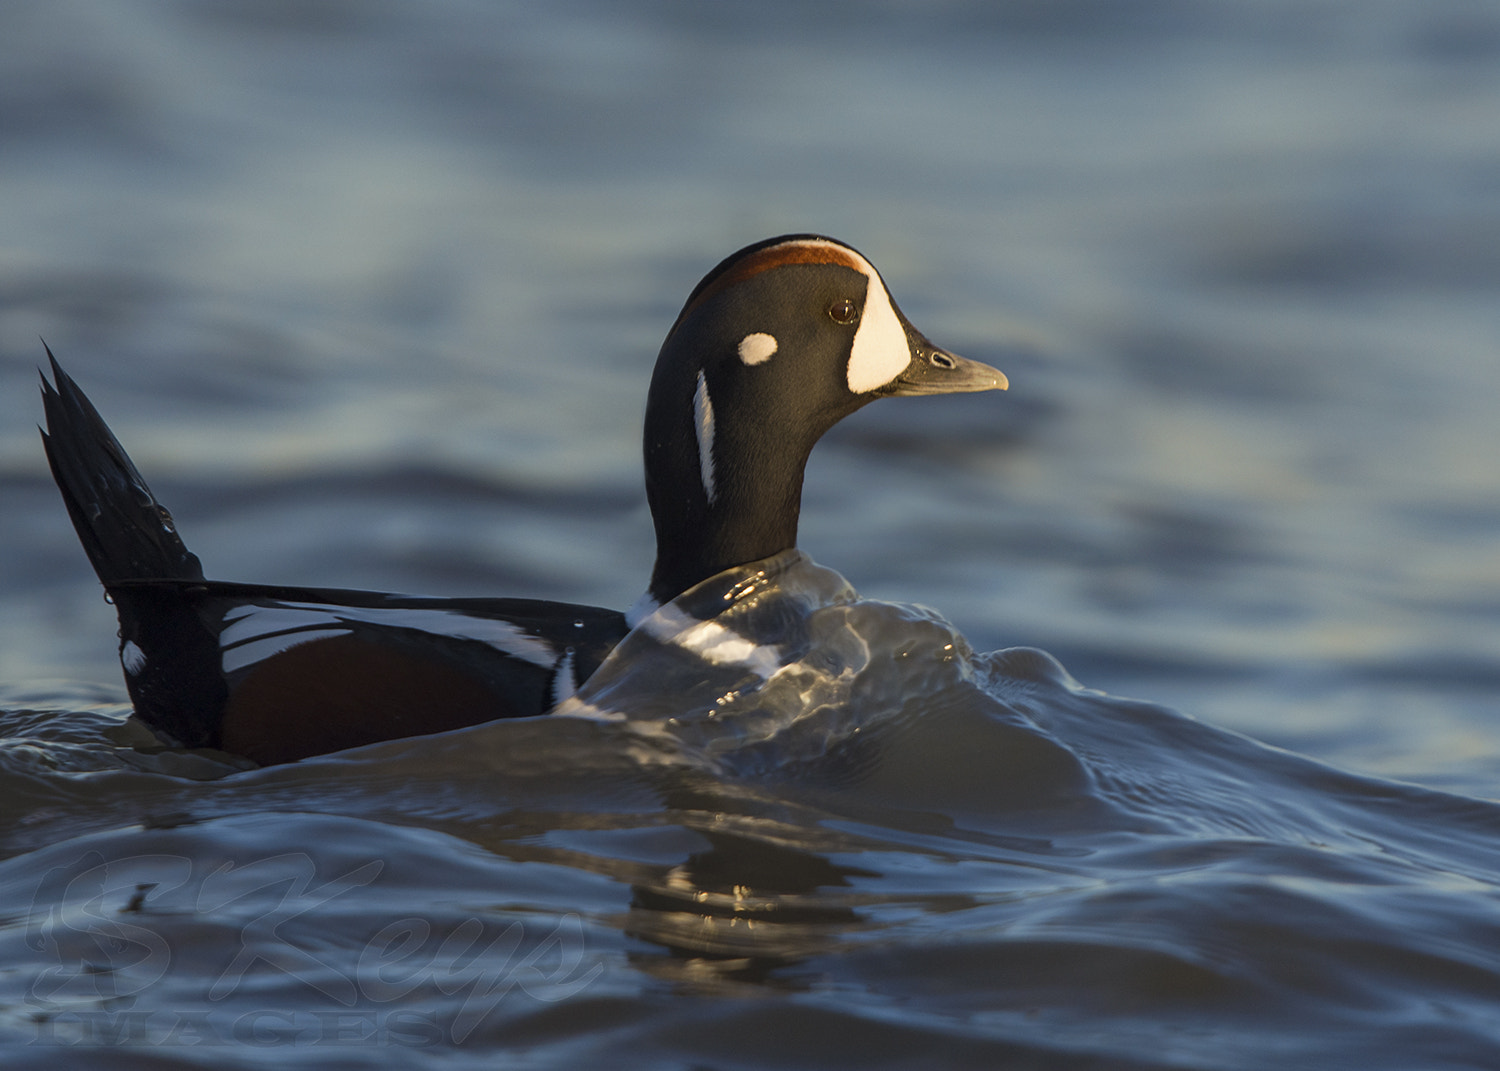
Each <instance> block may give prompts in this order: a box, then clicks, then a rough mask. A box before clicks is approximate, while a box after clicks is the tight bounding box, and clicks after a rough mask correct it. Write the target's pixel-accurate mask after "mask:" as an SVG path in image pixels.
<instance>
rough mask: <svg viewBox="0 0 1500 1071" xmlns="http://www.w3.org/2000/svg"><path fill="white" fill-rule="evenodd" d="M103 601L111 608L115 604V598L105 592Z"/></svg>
mask: <svg viewBox="0 0 1500 1071" xmlns="http://www.w3.org/2000/svg"><path fill="white" fill-rule="evenodd" d="M104 601H105V602H107V603H109V604H110V605H111V606H113V605H114V604H115V597H114V596H113V595H111V594H110V593H109V592H107V591H106V592H105V593H104Z"/></svg>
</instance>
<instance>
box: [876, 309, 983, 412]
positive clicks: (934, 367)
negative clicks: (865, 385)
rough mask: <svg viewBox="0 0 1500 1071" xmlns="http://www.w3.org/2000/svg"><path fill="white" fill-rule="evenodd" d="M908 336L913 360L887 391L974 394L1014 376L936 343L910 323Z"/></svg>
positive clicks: (892, 392)
mask: <svg viewBox="0 0 1500 1071" xmlns="http://www.w3.org/2000/svg"><path fill="white" fill-rule="evenodd" d="M907 340H908V342H909V343H910V345H911V361H910V362H909V363H908V364H907V366H906V371H904V372H902V373H901V374H900V375H898V376H897V377H896V378H895V379H893V380H891V381H890V383H889V384H887V385H886V387H885V390H884V393H886V394H892V395H905V394H972V393H974V392H975V391H981V390H1005V389H1006V388H1008V387H1009V386H1010V380H1008V379H1006V378H1005V373H1004V372H1002V371H1000V369H998V368H991V367H990V366H989V365H987V364H984V363H982V362H980V361H971V360H969V358H967V357H960V356H959V355H958V354H956V353H949V352H948V351H947V350H945V349H941V348H939V347H937V346H934V345H933V344H932V343H931V342H928V341H927V339H925V338H923V337H922V335H921V334H919V333H918V332H917V331H916V330H914V329H913V328H912V327H911V326H910V325H907Z"/></svg>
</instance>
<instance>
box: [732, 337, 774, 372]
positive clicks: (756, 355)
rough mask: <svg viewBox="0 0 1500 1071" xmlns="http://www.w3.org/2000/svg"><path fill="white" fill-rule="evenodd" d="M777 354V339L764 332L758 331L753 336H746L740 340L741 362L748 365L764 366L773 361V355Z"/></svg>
mask: <svg viewBox="0 0 1500 1071" xmlns="http://www.w3.org/2000/svg"><path fill="white" fill-rule="evenodd" d="M775 352H776V338H775V336H773V335H768V334H766V333H765V332H763V331H757V332H755V333H754V334H753V335H746V336H745V337H744V338H742V339H740V360H742V361H744V362H745V363H746V364H749V365H755V364H763V363H764V362H766V361H769V360H770V359H771V354H773V353H775Z"/></svg>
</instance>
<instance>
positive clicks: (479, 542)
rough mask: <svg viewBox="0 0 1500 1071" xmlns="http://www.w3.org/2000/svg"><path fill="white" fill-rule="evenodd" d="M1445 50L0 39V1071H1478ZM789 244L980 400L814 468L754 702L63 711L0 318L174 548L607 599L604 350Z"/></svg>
mask: <svg viewBox="0 0 1500 1071" xmlns="http://www.w3.org/2000/svg"><path fill="white" fill-rule="evenodd" d="M1497 60H1500V14H1497V13H1496V12H1493V11H1491V10H1490V9H1489V8H1487V7H1484V6H1482V5H1471V4H1460V3H1451V4H1450V3H1416V2H1415V0H1389V2H1361V3H1358V4H1356V3H1353V2H1352V0H1345V2H1334V0H1328V2H1311V3H1309V2H1299V3H1295V4H1294V3H1285V4H1280V3H1267V4H1255V5H1234V6H1224V5H1192V4H1177V3H1146V4H1134V5H1103V4H1087V3H1049V4H1006V5H996V4H979V3H973V4H969V3H963V2H954V3H944V4H939V5H930V6H918V5H901V4H880V5H860V6H852V5H840V4H832V3H827V4H806V3H801V4H779V3H767V4H760V5H754V6H750V5H745V6H739V5H686V4H674V3H658V4H639V5H619V4H602V3H584V2H579V3H557V4H549V5H545V6H542V5H520V4H516V5H500V4H483V5H479V4H474V5H468V4H458V3H454V4H446V5H381V4H363V3H361V4H340V3H324V4H317V5H298V4H275V3H245V4H239V3H216V4H203V5H198V4H191V3H166V2H156V3H146V2H136V3H132V2H114V3H109V4H103V3H88V2H78V3H52V4H47V5H40V4H25V3H20V4H10V5H4V6H3V7H0V189H3V190H4V191H5V195H4V198H3V200H0V547H3V553H0V711H3V712H4V713H3V714H0V736H3V737H4V738H5V743H4V745H3V751H0V841H3V846H4V856H5V858H4V861H3V862H0V883H3V884H4V887H5V891H4V893H3V895H0V945H3V947H4V953H3V955H0V964H3V967H0V1044H3V1045H4V1046H5V1049H4V1058H5V1062H6V1064H7V1066H11V1065H14V1066H38V1067H41V1066H47V1067H51V1066H62V1065H67V1066H81V1065H85V1064H88V1063H97V1064H100V1065H105V1066H135V1065H137V1064H140V1065H144V1064H146V1063H147V1062H148V1061H150V1062H151V1065H152V1066H212V1067H237V1066H245V1067H250V1066H262V1065H266V1064H269V1063H282V1064H285V1063H286V1062H287V1061H289V1060H290V1061H292V1062H294V1063H296V1064H297V1065H299V1066H302V1065H317V1066H325V1065H326V1066H381V1067H387V1066H412V1067H431V1066H439V1065H442V1066H467V1065H470V1064H472V1065H474V1066H485V1067H490V1066H495V1065H496V1064H497V1063H504V1064H506V1065H507V1066H509V1065H515V1066H523V1067H525V1066H531V1067H577V1066H619V1067H641V1068H647V1067H649V1068H656V1067H664V1068H667V1067H672V1068H675V1067H692V1066H705V1067H735V1068H770V1067H806V1066H828V1067H837V1066H851V1067H853V1066H858V1067H907V1066H954V1067H966V1066H975V1067H986V1068H989V1067H996V1066H1016V1067H1068V1068H1073V1067H1092V1066H1101V1067H1137V1066H1139V1067H1211V1068H1221V1067H1222V1068H1256V1069H1259V1068H1264V1067H1266V1066H1273V1065H1274V1066H1284V1067H1297V1068H1303V1067H1306V1068H1320V1069H1321V1068H1333V1067H1351V1068H1383V1067H1389V1068H1413V1067H1422V1068H1447V1067H1454V1068H1459V1067H1463V1068H1482V1067H1492V1066H1495V1065H1496V1064H1497V1063H1500V1043H1497V1042H1500V1038H1497V1034H1500V1028H1497V1026H1496V1023H1497V1022H1500V1018H1497V1016H1496V1015H1495V1014H1494V1004H1495V994H1496V993H1497V992H1500V984H1497V983H1500V977H1497V970H1500V952H1497V949H1500V940H1497V934H1496V932H1495V931H1496V903H1497V901H1496V886H1497V883H1500V859H1497V851H1500V833H1497V832H1496V831H1497V829H1500V823H1497V821H1496V819H1497V815H1496V812H1495V805H1494V804H1493V803H1491V802H1489V800H1490V799H1492V798H1495V797H1497V796H1500V746H1497V740H1500V715H1497V711H1496V701H1495V698H1494V697H1495V695H1496V690H1497V689H1496V686H1497V684H1500V660H1497V655H1496V650H1497V642H1496V640H1497V636H1500V470H1497V467H1496V465H1495V463H1494V459H1495V458H1496V457H1497V456H1500V425H1497V423H1496V422H1495V421H1494V419H1493V414H1492V408H1493V405H1492V399H1493V398H1494V396H1495V392H1496V387H1497V383H1496V380H1497V378H1500V361H1497V355H1500V302H1497V301H1496V300H1495V299H1494V295H1495V293H1496V284H1497V282H1500V256H1497V254H1496V250H1497V249H1500V63H1497V62H1496V61H1497ZM792 230H817V231H823V232H826V233H830V234H833V235H836V236H837V237H839V238H842V239H844V240H847V241H849V242H852V243H853V244H854V245H856V246H858V247H859V248H860V249H861V250H862V251H863V252H864V253H866V254H867V255H868V256H869V257H870V258H871V259H872V260H873V261H874V262H875V263H876V264H877V265H878V266H879V267H880V268H881V270H882V271H883V273H884V275H885V278H886V281H887V283H888V284H889V286H890V288H891V291H892V294H893V295H894V296H895V297H896V299H897V300H898V301H899V302H900V304H901V306H902V307H903V309H904V310H905V311H906V312H907V314H908V315H909V316H910V317H911V319H912V320H913V322H914V323H916V324H917V325H918V326H919V327H920V328H921V329H922V330H924V331H925V332H926V333H927V334H928V335H929V336H930V337H932V338H933V339H934V341H936V342H938V343H939V344H942V345H946V346H950V347H952V348H953V349H954V350H956V351H958V352H960V353H964V354H966V355H969V356H973V357H975V358H978V359H981V360H985V361H988V362H990V363H994V364H996V365H998V366H999V367H1001V368H1003V369H1004V370H1005V371H1006V372H1007V373H1008V374H1009V376H1010V379H1011V384H1012V386H1011V390H1010V391H1009V392H1008V394H1006V395H1004V396H998V395H981V396H970V397H954V398H938V399H927V400H896V401H890V402H881V403H878V404H876V405H873V406H871V407H870V408H869V409H867V410H865V411H863V412H862V413H860V414H857V415H856V417H855V418H853V419H851V420H850V421H848V422H846V423H845V424H844V425H842V426H840V427H839V428H837V429H835V430H834V432H833V433H832V434H830V436H829V437H828V439H827V440H826V441H825V442H824V443H823V444H822V445H821V446H820V447H819V449H818V451H817V452H816V453H815V455H814V460H813V464H812V467H811V468H810V470H809V478H808V485H807V492H806V501H805V509H804V522H803V539H802V545H803V547H804V549H805V550H806V551H807V552H808V553H809V554H810V555H811V557H812V558H813V559H816V560H817V561H818V562H820V563H822V564H824V565H827V566H831V567H833V568H834V569H836V570H837V573H838V574H841V576H842V577H845V578H847V580H848V584H849V585H850V587H848V588H845V587H844V586H842V582H841V581H836V580H833V579H829V578H828V577H827V575H826V574H824V573H821V572H816V571H812V567H811V566H810V565H809V566H806V567H805V568H804V567H802V566H799V567H798V569H797V570H794V575H791V576H789V577H786V578H784V582H782V583H781V584H779V585H778V586H777V587H776V589H775V592H774V593H773V595H774V597H776V598H786V599H790V600H792V602H793V603H794V604H795V606H796V607H798V609H797V611H796V614H795V615H793V617H798V615H805V618H806V620H808V621H817V622H824V623H827V627H826V628H822V629H821V631H820V630H817V629H814V630H812V631H810V632H809V633H808V634H809V635H815V636H816V637H817V642H816V643H813V644H812V645H811V646H809V648H808V649H807V652H805V653H806V654H807V657H808V658H809V659H810V661H809V662H808V663H807V665H806V666H803V667H802V668H801V669H796V670H795V671H789V672H788V673H787V674H786V675H784V676H783V677H781V678H778V679H777V685H776V687H775V688H773V689H772V690H771V692H770V693H766V692H764V691H763V690H762V689H760V688H756V687H752V688H748V689H741V690H739V692H738V694H737V695H736V696H735V697H734V698H732V699H731V700H730V701H729V702H728V703H727V704H725V705H721V706H714V707H713V709H715V710H716V711H717V713H715V715H714V717H713V718H711V719H710V718H706V717H703V716H701V715H702V713H703V711H704V710H706V709H709V707H707V706H705V705H704V704H702V703H701V702H700V701H699V700H701V698H702V697H697V698H694V697H693V696H691V694H690V690H688V689H677V690H673V689H670V688H663V687H662V686H661V683H662V678H661V673H660V672H659V671H657V670H655V669H654V668H653V663H652V661H651V657H650V652H649V651H645V652H637V653H638V654H639V655H640V656H641V658H640V660H639V662H638V663H635V664H634V666H635V668H634V671H632V669H631V668H630V667H628V666H627V667H626V668H625V669H624V670H619V671H618V672H617V673H614V675H611V676H609V677H607V678H605V677H601V679H599V680H598V681H596V682H595V684H594V685H593V687H594V689H595V690H597V691H599V692H600V695H599V696H597V698H598V699H599V702H600V703H601V704H602V706H604V707H608V708H610V709H614V708H615V707H619V708H625V709H626V710H627V713H628V716H627V717H626V718H625V719H624V720H623V721H618V722H617V721H611V720H601V719H599V718H587V719H585V718H563V719H554V720H550V721H540V722H518V723H511V724H500V725H493V726H485V727H479V728H476V729H473V730H468V731H466V732H463V733H459V734H454V735H452V736H449V737H443V738H434V739H429V740H412V741H404V742H398V743H393V744H389V745H383V746H381V747H377V748H372V749H367V750H365V751H362V752H359V753H355V754H350V755H347V756H337V757H328V758H324V759H319V760H315V761H311V762H307V763H303V764H298V765H296V766H293V767H287V768H281V769H271V770H264V771H255V770H240V769H236V768H234V767H233V766H231V765H228V764H226V763H224V762H223V761H221V760H220V759H217V758H215V757H214V756H211V755H193V754H182V753H173V752H164V753H163V752H154V751H152V750H151V749H150V746H149V745H150V741H149V739H147V738H146V736H145V735H144V731H143V730H142V729H141V728H140V727H139V726H138V725H136V724H135V723H133V722H131V721H129V720H127V717H126V715H127V713H128V707H126V706H125V705H124V702H123V701H124V698H125V696H124V688H123V685H122V683H121V681H120V677H119V671H118V667H117V666H116V664H115V663H114V652H113V648H114V639H113V637H114V622H113V615H112V611H111V609H110V607H108V606H107V605H105V604H104V603H103V601H102V600H101V599H100V597H99V592H98V588H97V586H96V584H95V583H94V582H93V579H92V577H91V575H90V574H89V571H88V567H87V564H86V562H85V561H84V558H83V555H82V552H81V551H80V550H79V549H78V547H77V545H76V540H75V539H74V537H73V535H72V533H71V531H70V529H69V527H68V523H67V519H66V516H65V514H64V512H63V510H62V509H61V504H60V502H59V500H58V499H57V497H56V492H55V491H54V490H53V489H52V487H51V482H50V478H49V477H48V475H47V473H46V470H45V463H44V461H43V459H42V456H41V451H40V447H39V444H38V443H37V441H36V438H35V429H34V425H35V422H36V420H37V419H38V416H39V406H38V404H37V399H36V395H35V393H34V389H35V388H34V384H35V379H34V376H35V369H36V366H37V364H38V363H39V358H41V356H42V354H41V350H40V345H39V343H38V341H37V339H38V336H42V337H45V338H46V339H47V341H48V342H49V343H50V344H51V345H52V347H53V349H54V350H55V351H56V352H57V353H58V355H59V357H60V358H61V359H62V360H63V361H64V362H65V364H66V365H67V367H68V369H69V371H70V372H71V373H72V374H73V375H74V376H75V377H76V378H77V379H78V380H79V382H80V383H81V385H82V386H83V387H84V389H85V390H87V391H88V392H89V393H90V395H91V396H92V397H93V398H94V400H95V401H96V402H97V403H98V405H99V406H100V408H101V410H102V411H103V412H104V414H105V416H106V418H107V419H108V420H109V421H110V422H111V424H112V425H113V427H114V428H115V430H116V432H117V433H118V434H119V436H120V437H121V439H122V440H123V441H124V443H125V444H126V446H127V447H128V448H129V449H130V451H131V453H132V455H133V456H134V457H135V459H136V461H137V463H138V464H139V465H140V467H141V469H142V470H143V471H144V472H145V473H146V475H147V477H148V478H149V479H150V481H151V483H152V487H153V489H154V490H155V491H156V492H157V494H158V495H159V497H160V498H161V499H162V500H163V501H164V502H165V503H167V504H168V505H169V506H170V507H171V508H172V510H173V513H174V515H175V516H176V518H177V521H178V523H179V528H180V530H181V531H182V533H183V534H184V536H185V538H186V539H187V541H188V544H189V546H191V547H192V548H193V549H194V550H195V551H196V552H197V553H198V554H199V555H200V556H201V557H202V558H203V560H204V562H205V565H206V566H207V568H208V570H209V572H210V574H211V575H213V576H216V577H220V578H223V579H232V580H247V581H264V582H279V583H288V584H299V583H300V584H317V585H323V586H335V585H340V586H363V587H372V588H378V589H384V590H394V591H416V592H424V593H438V594H443V593H449V594H481V593H495V594H517V595H535V596H541V597H553V598H564V599H572V600H580V601H588V602H596V603H599V604H603V605H614V606H622V607H623V606H626V605H629V604H630V603H631V602H632V601H633V600H634V599H635V597H636V596H637V595H638V594H639V593H640V590H641V588H642V586H643V584H644V580H645V577H646V574H647V572H648V570H649V566H650V560H651V542H650V541H651V529H650V523H649V518H648V516H647V514H646V511H645V506H644V496H643V494H642V493H641V483H640V472H639V461H638V450H637V443H638V437H639V420H640V414H641V409H642V405H643V400H644V399H643V395H644V389H645V384H646V381H647V378H648V375H649V369H650V365H651V362H652V360H653V358H654V354H655V349H656V346H657V345H658V344H659V342H660V338H661V335H662V333H663V332H664V331H665V328H666V326H667V325H668V324H669V323H670V321H671V318H672V316H673V315H674V314H675V311H676V309H677V307H678V305H679V304H680V303H681V301H682V299H683V298H684V297H685V295H686V294H687V292H688V290H689V289H690V288H691V287H692V285H693V284H694V283H695V282H696V281H697V279H698V277H699V276H700V275H701V274H702V273H703V272H704V271H705V270H707V268H709V267H710V266H712V264H714V263H716V262H717V260H718V259H719V258H720V257H722V256H723V255H725V254H726V253H728V252H729V251H731V250H733V249H734V248H737V247H738V246H740V245H743V244H745V243H747V242H749V241H753V240H755V239H758V238H761V237H765V236H768V235H771V234H776V233H782V232H786V231H792ZM820 578H821V579H820ZM855 590H857V591H858V592H859V593H860V596H861V597H855V596H853V595H852V591H855ZM911 603H920V604H922V605H924V606H930V607H933V608H935V610H933V611H925V610H918V609H912V608H910V607H909V606H907V605H906V604H911ZM903 607H905V608H903ZM850 615H852V620H853V623H852V624H851V623H849V622H848V621H846V620H845V619H846V618H849V617H850ZM799 619H800V618H799ZM834 621H840V622H842V623H840V624H839V625H838V626H837V627H835V626H834V625H833V624H832V622H834ZM810 627H811V626H810ZM1033 649H1041V650H1043V651H1045V652H1048V654H1040V653H1033ZM985 652H995V653H985ZM622 653H623V652H622ZM1059 662H1060V663H1061V665H1062V666H1066V667H1067V668H1066V671H1064V670H1062V669H1061V668H1060V667H1059ZM615 668H616V670H618V666H616V667H615ZM612 672H613V671H612ZM653 674H654V675H653ZM1069 674H1071V676H1069ZM1075 679H1076V681H1081V682H1082V686H1080V685H1079V684H1077V683H1075ZM721 683H723V682H721ZM724 687H725V691H723V692H720V693H715V698H717V697H718V696H721V695H727V694H728V693H729V692H730V691H735V690H736V687H737V686H734V685H733V683H732V682H729V683H725V684H724ZM1092 689H1102V692H1100V691H1093V690H1092ZM606 690H607V694H604V693H605V692H606ZM1120 695H1130V696H1139V697H1142V698H1143V699H1145V700H1149V702H1136V701H1128V700H1124V699H1117V698H1112V696H1120ZM673 704H679V705H680V707H681V709H676V710H673V709H668V708H671V707H672V706H673ZM1179 711H1181V712H1184V713H1179ZM674 718H675V719H676V721H675V722H673V721H672V719H674Z"/></svg>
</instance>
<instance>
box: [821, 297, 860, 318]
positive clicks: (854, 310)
mask: <svg viewBox="0 0 1500 1071" xmlns="http://www.w3.org/2000/svg"><path fill="white" fill-rule="evenodd" d="M828 315H829V316H830V317H832V318H833V322H834V323H836V324H852V323H853V322H854V319H855V317H857V316H858V315H859V308H858V307H857V306H856V305H855V304H854V302H852V301H850V300H849V299H848V298H839V299H838V300H837V301H835V302H834V303H833V304H832V305H830V306H828Z"/></svg>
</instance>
